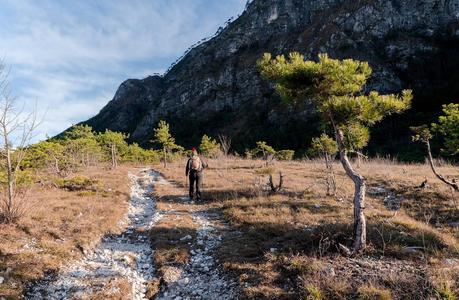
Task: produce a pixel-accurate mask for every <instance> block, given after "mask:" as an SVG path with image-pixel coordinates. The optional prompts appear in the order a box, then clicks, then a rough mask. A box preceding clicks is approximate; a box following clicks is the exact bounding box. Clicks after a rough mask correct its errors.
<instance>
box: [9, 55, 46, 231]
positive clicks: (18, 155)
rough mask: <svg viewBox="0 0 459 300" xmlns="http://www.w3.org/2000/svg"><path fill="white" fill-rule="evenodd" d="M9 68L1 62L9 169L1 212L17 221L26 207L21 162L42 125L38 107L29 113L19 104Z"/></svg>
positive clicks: (11, 220)
mask: <svg viewBox="0 0 459 300" xmlns="http://www.w3.org/2000/svg"><path fill="white" fill-rule="evenodd" d="M8 75H9V71H8V70H7V69H6V66H5V64H4V63H3V62H0V146H1V156H2V160H3V164H4V170H5V173H6V183H5V184H4V186H2V190H3V192H4V195H3V196H2V201H1V206H0V214H1V216H0V217H1V218H0V219H2V221H4V222H8V223H10V222H13V221H16V220H17V219H19V218H20V217H21V216H22V215H23V214H24V213H25V211H26V208H27V206H26V203H25V201H26V195H27V189H25V188H23V187H18V175H19V173H20V168H21V163H22V161H23V159H24V157H25V154H26V151H27V147H26V146H27V144H29V142H30V140H31V139H32V138H33V133H34V131H35V129H36V128H37V126H38V123H37V117H36V116H37V115H36V109H34V110H33V111H32V112H31V113H28V114H25V113H24V112H23V109H19V110H18V109H17V108H16V107H15V104H16V98H15V97H13V96H12V95H11V90H10V87H9V83H8Z"/></svg>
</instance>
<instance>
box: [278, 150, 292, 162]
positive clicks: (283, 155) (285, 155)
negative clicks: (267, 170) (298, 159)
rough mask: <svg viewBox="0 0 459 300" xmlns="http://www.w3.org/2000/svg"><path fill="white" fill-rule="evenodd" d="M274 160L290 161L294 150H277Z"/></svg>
mask: <svg viewBox="0 0 459 300" xmlns="http://www.w3.org/2000/svg"><path fill="white" fill-rule="evenodd" d="M275 156H276V159H278V160H292V159H293V156H295V151H294V150H279V151H277V152H276V155H275Z"/></svg>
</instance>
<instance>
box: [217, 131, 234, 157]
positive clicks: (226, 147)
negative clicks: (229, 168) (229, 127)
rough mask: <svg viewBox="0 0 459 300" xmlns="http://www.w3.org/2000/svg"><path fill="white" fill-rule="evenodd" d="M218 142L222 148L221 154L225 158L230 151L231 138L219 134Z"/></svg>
mask: <svg viewBox="0 0 459 300" xmlns="http://www.w3.org/2000/svg"><path fill="white" fill-rule="evenodd" d="M218 140H219V141H220V147H221V148H222V152H223V154H224V155H225V156H228V154H229V151H230V149H231V142H232V141H231V137H229V136H227V135H224V134H219V135H218Z"/></svg>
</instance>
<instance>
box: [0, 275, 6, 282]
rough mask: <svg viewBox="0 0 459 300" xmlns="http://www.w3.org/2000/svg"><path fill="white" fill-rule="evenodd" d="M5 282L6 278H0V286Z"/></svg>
mask: <svg viewBox="0 0 459 300" xmlns="http://www.w3.org/2000/svg"><path fill="white" fill-rule="evenodd" d="M4 281H5V278H3V277H1V276H0V284H2V283H3V282H4Z"/></svg>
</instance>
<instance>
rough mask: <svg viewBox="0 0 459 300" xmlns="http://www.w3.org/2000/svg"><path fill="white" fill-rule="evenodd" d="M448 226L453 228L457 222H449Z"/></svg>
mask: <svg viewBox="0 0 459 300" xmlns="http://www.w3.org/2000/svg"><path fill="white" fill-rule="evenodd" d="M448 226H450V227H454V228H456V227H459V222H449V223H448Z"/></svg>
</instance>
